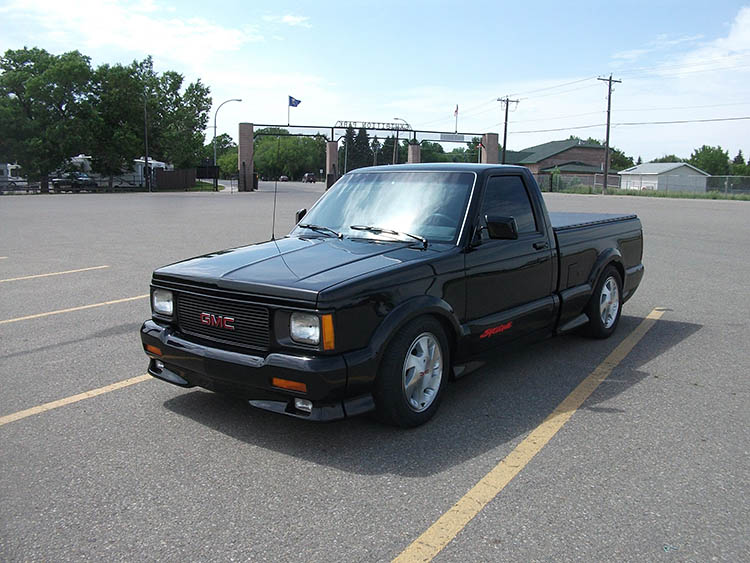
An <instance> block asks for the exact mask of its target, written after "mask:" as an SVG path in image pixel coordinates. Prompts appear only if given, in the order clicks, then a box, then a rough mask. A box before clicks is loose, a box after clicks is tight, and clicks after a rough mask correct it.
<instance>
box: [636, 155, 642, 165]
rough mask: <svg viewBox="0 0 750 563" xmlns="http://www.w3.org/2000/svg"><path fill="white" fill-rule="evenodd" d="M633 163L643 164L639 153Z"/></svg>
mask: <svg viewBox="0 0 750 563" xmlns="http://www.w3.org/2000/svg"><path fill="white" fill-rule="evenodd" d="M635 164H636V166H637V165H639V164H643V159H642V158H641V156H640V155H638V160H636V161H635Z"/></svg>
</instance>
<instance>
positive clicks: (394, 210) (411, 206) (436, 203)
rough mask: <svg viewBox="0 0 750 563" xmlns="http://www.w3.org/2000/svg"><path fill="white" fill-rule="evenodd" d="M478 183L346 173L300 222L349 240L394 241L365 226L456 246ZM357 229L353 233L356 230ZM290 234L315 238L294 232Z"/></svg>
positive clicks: (462, 176) (451, 176) (426, 175)
mask: <svg viewBox="0 0 750 563" xmlns="http://www.w3.org/2000/svg"><path fill="white" fill-rule="evenodd" d="M473 183H474V174H473V173H471V172H416V171H403V172H367V173H360V174H357V173H354V174H347V175H346V176H344V177H343V178H342V179H341V180H339V181H338V182H337V183H336V185H335V186H334V187H332V188H331V190H330V191H329V192H328V193H326V195H325V196H324V197H323V198H321V199H320V201H318V203H317V204H315V207H313V208H312V209H311V210H310V212H309V213H308V214H307V215H305V218H304V219H303V220H302V223H303V224H306V225H318V226H321V227H327V228H328V229H332V230H333V231H336V232H338V233H341V234H342V235H343V236H346V237H357V238H377V239H380V240H394V237H393V236H390V235H387V234H383V233H382V232H375V231H367V230H362V227H363V226H370V227H378V228H379V229H389V230H392V231H398V232H400V233H409V234H411V235H418V236H421V237H424V238H426V239H427V240H428V241H430V242H455V241H456V239H457V237H458V234H459V230H460V229H461V224H462V222H463V218H464V215H465V210H466V204H467V202H468V199H469V195H470V194H471V187H472V185H473ZM353 226H354V227H359V228H357V229H353V228H352V227H353ZM292 234H294V235H297V236H300V235H304V236H308V235H311V231H310V230H307V229H304V228H302V227H296V228H295V229H294V230H293V231H292Z"/></svg>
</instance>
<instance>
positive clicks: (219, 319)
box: [201, 313, 234, 330]
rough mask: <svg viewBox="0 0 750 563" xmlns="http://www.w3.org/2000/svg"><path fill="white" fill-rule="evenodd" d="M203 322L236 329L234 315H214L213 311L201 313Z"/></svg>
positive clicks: (227, 328) (208, 324)
mask: <svg viewBox="0 0 750 563" xmlns="http://www.w3.org/2000/svg"><path fill="white" fill-rule="evenodd" d="M201 324H204V325H206V326H214V327H218V328H223V329H226V330H234V317H225V316H224V315H214V314H212V313H201Z"/></svg>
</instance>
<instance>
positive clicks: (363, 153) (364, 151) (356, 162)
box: [349, 128, 372, 170]
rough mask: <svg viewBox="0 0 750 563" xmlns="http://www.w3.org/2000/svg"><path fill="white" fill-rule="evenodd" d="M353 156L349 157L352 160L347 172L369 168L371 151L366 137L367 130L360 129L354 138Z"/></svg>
mask: <svg viewBox="0 0 750 563" xmlns="http://www.w3.org/2000/svg"><path fill="white" fill-rule="evenodd" d="M353 148H354V155H353V157H352V155H350V158H351V160H352V163H351V165H350V166H349V170H354V169H355V168H362V167H363V166H370V165H371V164H372V149H370V139H369V137H368V136H367V130H366V129H364V128H360V130H359V131H358V132H357V136H356V137H355V138H354V146H353Z"/></svg>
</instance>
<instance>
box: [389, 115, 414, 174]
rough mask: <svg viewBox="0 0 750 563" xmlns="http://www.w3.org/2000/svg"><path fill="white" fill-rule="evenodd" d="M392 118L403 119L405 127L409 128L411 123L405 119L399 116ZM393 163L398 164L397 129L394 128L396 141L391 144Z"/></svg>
mask: <svg viewBox="0 0 750 563" xmlns="http://www.w3.org/2000/svg"><path fill="white" fill-rule="evenodd" d="M393 119H395V120H396V121H403V122H404V125H406V128H407V129H411V125H409V123H408V122H407V121H406V120H405V119H401V118H400V117H394V118H393ZM393 164H398V129H396V142H395V143H394V145H393Z"/></svg>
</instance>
